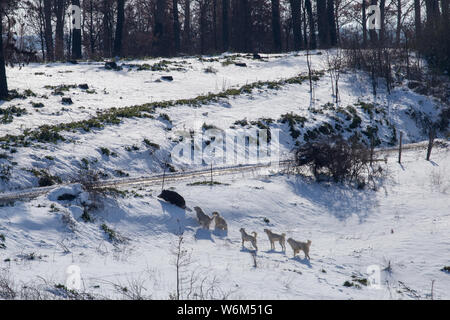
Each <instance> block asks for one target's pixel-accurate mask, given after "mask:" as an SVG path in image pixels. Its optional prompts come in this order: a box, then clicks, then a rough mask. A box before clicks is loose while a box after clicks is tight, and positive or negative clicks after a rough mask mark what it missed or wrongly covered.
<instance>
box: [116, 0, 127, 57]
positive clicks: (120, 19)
mask: <svg viewBox="0 0 450 320" xmlns="http://www.w3.org/2000/svg"><path fill="white" fill-rule="evenodd" d="M124 21H125V0H117V24H116V36H115V38H114V52H113V55H114V56H115V57H120V56H122V43H123V24H124Z"/></svg>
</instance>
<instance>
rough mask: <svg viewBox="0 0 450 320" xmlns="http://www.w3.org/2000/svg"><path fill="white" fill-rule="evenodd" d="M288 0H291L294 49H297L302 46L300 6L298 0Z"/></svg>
mask: <svg viewBox="0 0 450 320" xmlns="http://www.w3.org/2000/svg"><path fill="white" fill-rule="evenodd" d="M308 1H309V0H308ZM290 2H291V16H292V29H293V32H294V50H295V51H298V50H300V49H301V47H302V22H301V6H300V0H290Z"/></svg>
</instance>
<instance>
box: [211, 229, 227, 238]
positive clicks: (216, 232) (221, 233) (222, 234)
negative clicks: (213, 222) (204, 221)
mask: <svg viewBox="0 0 450 320" xmlns="http://www.w3.org/2000/svg"><path fill="white" fill-rule="evenodd" d="M212 234H213V235H215V236H216V237H219V238H225V237H226V236H228V230H220V229H214V230H213V232H212Z"/></svg>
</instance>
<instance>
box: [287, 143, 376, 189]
mask: <svg viewBox="0 0 450 320" xmlns="http://www.w3.org/2000/svg"><path fill="white" fill-rule="evenodd" d="M294 152H295V163H296V166H297V167H300V168H301V167H305V166H306V167H308V168H309V170H310V171H311V172H312V174H313V175H314V177H315V178H316V179H317V180H322V179H324V178H325V179H329V178H331V179H332V180H333V181H334V182H345V181H348V182H355V183H357V185H358V187H359V188H363V187H364V186H365V184H366V183H367V182H371V181H372V182H373V181H374V179H375V178H376V177H377V176H380V175H381V173H382V171H383V169H382V168H381V166H377V167H376V168H375V167H374V166H372V165H371V152H370V150H369V149H367V147H365V146H364V145H363V144H362V143H360V142H357V141H347V140H344V139H343V138H342V137H341V136H333V137H330V138H324V139H322V140H318V141H315V142H308V143H305V144H303V145H301V146H300V147H298V148H297V149H296V150H295V151H294Z"/></svg>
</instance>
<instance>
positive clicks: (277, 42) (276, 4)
mask: <svg viewBox="0 0 450 320" xmlns="http://www.w3.org/2000/svg"><path fill="white" fill-rule="evenodd" d="M297 14H298V15H300V8H299V10H298V13H297ZM299 32H300V34H301V30H299ZM272 35H273V49H274V51H275V52H281V23H280V0H272ZM300 42H301V40H300Z"/></svg>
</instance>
